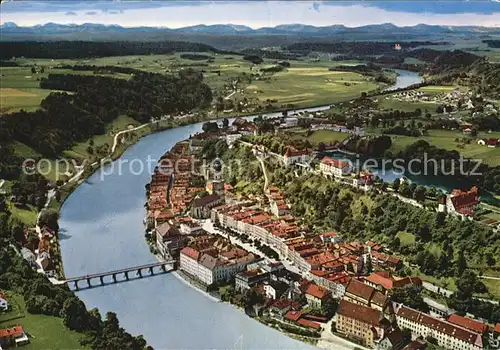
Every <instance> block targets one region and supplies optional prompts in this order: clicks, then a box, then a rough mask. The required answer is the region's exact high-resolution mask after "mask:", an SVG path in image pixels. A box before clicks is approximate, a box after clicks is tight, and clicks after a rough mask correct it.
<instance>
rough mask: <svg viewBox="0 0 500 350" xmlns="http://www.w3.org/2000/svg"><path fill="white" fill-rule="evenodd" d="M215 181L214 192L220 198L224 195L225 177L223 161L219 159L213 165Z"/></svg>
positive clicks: (213, 182) (213, 181)
mask: <svg viewBox="0 0 500 350" xmlns="http://www.w3.org/2000/svg"><path fill="white" fill-rule="evenodd" d="M212 170H213V179H212V191H213V193H214V194H217V195H219V196H222V195H224V176H223V173H222V161H221V160H220V158H219V157H217V158H215V160H214V161H213V163H212Z"/></svg>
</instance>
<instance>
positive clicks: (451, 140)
mask: <svg viewBox="0 0 500 350" xmlns="http://www.w3.org/2000/svg"><path fill="white" fill-rule="evenodd" d="M428 133H429V135H427V136H421V137H418V138H417V137H411V136H399V135H398V136H394V135H391V137H392V147H391V151H392V152H393V153H395V152H398V151H401V150H403V149H404V148H405V147H406V146H408V145H409V144H412V143H414V142H416V141H417V140H425V141H427V142H428V143H429V144H431V145H433V146H436V147H438V148H443V149H447V150H456V151H458V152H460V154H461V155H463V156H464V157H466V158H473V159H481V160H482V161H483V162H485V163H487V164H489V165H491V166H496V165H500V148H498V147H497V148H490V147H487V146H484V145H478V144H477V140H479V139H481V138H485V139H487V138H490V137H496V138H500V132H492V133H479V134H478V136H477V139H475V138H471V137H468V136H465V135H463V134H462V133H461V132H459V131H448V130H429V131H428ZM464 138H465V139H468V138H469V139H470V143H469V144H468V143H464V142H462V139H464ZM457 139H458V142H457V141H456V140H457Z"/></svg>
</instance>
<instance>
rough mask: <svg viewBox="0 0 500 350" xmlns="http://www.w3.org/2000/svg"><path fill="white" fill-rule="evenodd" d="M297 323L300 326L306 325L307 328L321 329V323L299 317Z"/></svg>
mask: <svg viewBox="0 0 500 350" xmlns="http://www.w3.org/2000/svg"><path fill="white" fill-rule="evenodd" d="M297 323H298V324H300V325H301V326H304V327H307V328H312V329H321V325H320V324H319V323H317V322H313V321H309V320H306V319H303V318H301V319H300V320H298V321H297Z"/></svg>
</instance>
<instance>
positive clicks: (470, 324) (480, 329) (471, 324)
mask: <svg viewBox="0 0 500 350" xmlns="http://www.w3.org/2000/svg"><path fill="white" fill-rule="evenodd" d="M448 322H451V323H454V324H456V325H459V326H461V327H464V328H467V329H470V330H471V331H474V332H477V333H480V334H483V333H485V332H486V331H487V330H488V326H486V325H485V324H484V323H482V322H479V321H476V320H473V319H472V318H468V317H463V316H460V315H457V314H453V315H450V317H448Z"/></svg>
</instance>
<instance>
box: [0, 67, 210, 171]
mask: <svg viewBox="0 0 500 350" xmlns="http://www.w3.org/2000/svg"><path fill="white" fill-rule="evenodd" d="M40 86H41V87H42V88H48V89H56V90H65V91H71V92H72V93H65V92H58V93H51V94H50V95H49V96H48V97H47V98H45V99H44V100H43V101H42V103H41V106H42V108H43V109H39V110H37V111H34V112H25V111H20V112H17V113H12V114H8V115H4V116H2V118H0V134H1V135H2V141H6V142H9V141H14V140H15V141H20V142H22V143H24V144H26V145H29V146H31V147H32V148H34V149H35V150H37V151H39V152H40V153H42V154H44V155H46V156H51V157H53V156H57V155H59V154H60V153H61V152H62V151H63V150H65V149H68V148H70V147H71V146H72V144H73V143H74V142H77V141H83V140H86V139H88V138H89V137H91V136H93V135H96V134H103V133H104V132H105V125H106V124H107V123H109V122H111V121H113V120H114V119H115V118H116V117H118V116H119V115H122V114H125V115H128V116H131V117H133V118H134V119H136V120H138V121H140V122H141V123H144V122H147V121H149V120H150V118H152V117H160V116H162V115H165V114H170V113H176V112H180V111H188V110H192V109H195V108H203V107H206V106H207V105H209V104H210V102H211V101H212V90H211V89H210V87H209V86H208V85H206V84H205V83H204V82H203V75H202V74H201V73H199V72H195V71H193V70H191V69H185V70H182V71H181V72H179V75H176V76H174V75H162V74H154V73H146V72H140V71H137V72H136V73H135V74H134V75H133V76H132V77H131V78H130V79H128V80H127V79H115V78H109V77H102V76H93V75H88V76H85V75H72V74H50V75H49V76H48V79H43V80H42V81H41V82H40ZM1 175H2V174H0V177H1Z"/></svg>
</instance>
